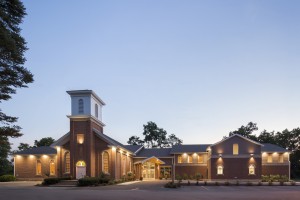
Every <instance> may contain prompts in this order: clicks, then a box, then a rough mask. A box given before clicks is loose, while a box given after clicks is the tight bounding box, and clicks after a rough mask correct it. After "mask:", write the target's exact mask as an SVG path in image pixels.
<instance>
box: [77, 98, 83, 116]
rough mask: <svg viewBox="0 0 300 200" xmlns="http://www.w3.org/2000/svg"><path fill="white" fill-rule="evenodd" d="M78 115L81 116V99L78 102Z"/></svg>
mask: <svg viewBox="0 0 300 200" xmlns="http://www.w3.org/2000/svg"><path fill="white" fill-rule="evenodd" d="M78 113H79V114H83V99H79V100H78Z"/></svg>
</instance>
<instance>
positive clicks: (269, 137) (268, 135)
mask: <svg viewBox="0 0 300 200" xmlns="http://www.w3.org/2000/svg"><path fill="white" fill-rule="evenodd" d="M257 140H258V142H260V143H271V144H276V141H275V140H276V138H275V133H274V131H272V132H268V131H266V130H263V131H262V132H261V133H260V134H259V136H258V137H257Z"/></svg>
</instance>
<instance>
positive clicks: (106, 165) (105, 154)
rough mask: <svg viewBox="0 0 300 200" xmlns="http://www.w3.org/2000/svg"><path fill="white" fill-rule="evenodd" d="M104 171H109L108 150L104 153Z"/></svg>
mask: <svg viewBox="0 0 300 200" xmlns="http://www.w3.org/2000/svg"><path fill="white" fill-rule="evenodd" d="M102 171H103V172H104V173H109V154H108V153H107V152H106V151H104V152H103V154H102Z"/></svg>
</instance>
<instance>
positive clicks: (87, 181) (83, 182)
mask: <svg viewBox="0 0 300 200" xmlns="http://www.w3.org/2000/svg"><path fill="white" fill-rule="evenodd" d="M98 184H99V178H96V177H85V178H81V179H79V180H78V186H92V185H98Z"/></svg>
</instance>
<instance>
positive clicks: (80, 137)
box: [77, 134, 84, 144]
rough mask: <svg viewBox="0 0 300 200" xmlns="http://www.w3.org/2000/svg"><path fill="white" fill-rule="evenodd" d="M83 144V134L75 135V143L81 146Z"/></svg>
mask: <svg viewBox="0 0 300 200" xmlns="http://www.w3.org/2000/svg"><path fill="white" fill-rule="evenodd" d="M83 142H84V134H77V143H78V144H83Z"/></svg>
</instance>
